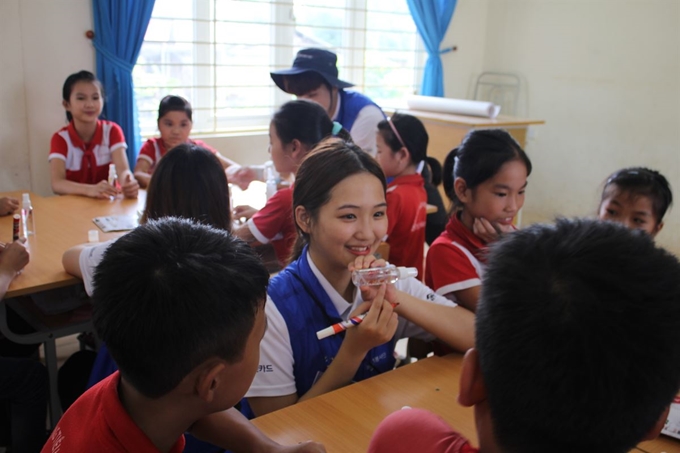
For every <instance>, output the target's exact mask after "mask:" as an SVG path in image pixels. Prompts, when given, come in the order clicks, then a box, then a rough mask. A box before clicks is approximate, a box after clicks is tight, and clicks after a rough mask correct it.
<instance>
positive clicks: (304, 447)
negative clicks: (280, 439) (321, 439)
mask: <svg viewBox="0 0 680 453" xmlns="http://www.w3.org/2000/svg"><path fill="white" fill-rule="evenodd" d="M190 432H191V434H193V435H194V436H196V437H197V438H199V439H201V440H204V441H207V442H210V443H211V444H213V445H217V446H219V447H221V448H224V449H227V450H229V451H233V452H234V453H239V452H255V453H258V452H262V453H265V452H271V453H323V452H325V451H326V449H325V448H324V447H323V445H321V444H319V443H316V442H311V441H308V442H302V443H300V444H298V445H291V446H283V445H279V444H278V443H276V442H274V441H273V440H271V439H270V438H268V437H267V436H266V435H265V434H264V433H263V432H262V431H260V430H259V429H257V427H255V425H253V424H252V423H250V421H248V419H246V418H245V417H244V416H243V415H242V414H241V413H240V412H239V411H237V410H236V409H234V408H231V409H229V410H226V411H222V412H216V413H214V414H210V415H208V416H206V417H204V418H202V419H201V420H199V421H198V422H196V423H195V424H194V425H193V426H192V427H191V429H190Z"/></svg>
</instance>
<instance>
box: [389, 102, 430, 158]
mask: <svg viewBox="0 0 680 453" xmlns="http://www.w3.org/2000/svg"><path fill="white" fill-rule="evenodd" d="M390 122H391V123H392V126H394V128H395V129H396V130H397V132H398V133H399V136H397V135H396V134H395V133H394V131H393V130H392V127H391V126H390ZM378 132H379V133H380V135H382V138H383V140H385V143H386V144H387V146H389V147H390V149H391V150H392V151H399V150H400V149H401V148H402V147H405V148H406V149H407V150H408V152H409V154H410V155H411V163H412V164H414V165H418V164H419V163H420V162H421V161H422V160H423V159H425V158H426V157H427V143H428V141H429V136H428V135H427V131H426V130H425V126H424V125H423V123H422V122H421V121H420V120H419V119H418V118H416V117H415V116H412V115H406V114H404V113H395V114H394V115H392V117H391V118H389V119H384V120H382V121H381V122H379V123H378ZM400 138H401V140H403V144H402V142H401V140H400ZM428 163H429V161H428Z"/></svg>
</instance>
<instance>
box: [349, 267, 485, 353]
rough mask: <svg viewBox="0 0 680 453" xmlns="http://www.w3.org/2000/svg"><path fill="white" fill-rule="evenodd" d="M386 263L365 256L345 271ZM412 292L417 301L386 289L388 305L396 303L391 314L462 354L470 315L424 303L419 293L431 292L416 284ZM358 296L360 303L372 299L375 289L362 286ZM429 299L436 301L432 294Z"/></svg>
mask: <svg viewBox="0 0 680 453" xmlns="http://www.w3.org/2000/svg"><path fill="white" fill-rule="evenodd" d="M386 264H387V263H386V262H385V260H382V259H380V260H379V259H376V258H375V257H374V256H372V255H369V256H365V257H359V258H357V259H356V260H355V261H354V263H352V264H350V266H349V269H350V270H354V269H368V268H371V267H382V266H385V265H386ZM411 288H413V289H412V290H410V291H412V292H414V293H416V294H417V293H419V292H421V294H418V295H419V296H420V297H422V299H421V298H418V297H415V296H413V295H411V294H409V293H406V292H404V291H399V290H397V289H396V288H395V286H394V285H388V286H387V292H386V295H385V298H386V299H387V300H389V301H390V302H392V303H396V304H397V306H396V307H395V312H396V313H397V314H398V315H399V316H402V317H403V318H404V319H406V320H407V321H409V322H411V323H412V324H415V325H417V326H418V327H420V328H421V329H422V330H424V331H426V332H429V333H430V334H432V335H434V336H435V337H437V338H439V339H440V340H442V341H444V342H445V343H447V344H448V345H449V346H451V347H453V348H454V349H457V350H458V351H461V352H465V351H467V350H468V349H470V348H472V347H473V346H474V340H475V333H474V315H473V314H472V313H471V312H470V311H468V310H466V309H465V308H462V307H452V306H450V305H442V304H439V303H433V302H428V301H426V300H424V299H425V298H426V297H428V298H429V296H428V294H427V293H425V294H422V291H421V290H426V291H427V292H430V291H431V289H430V288H428V287H427V286H425V285H423V284H421V283H419V282H418V283H417V284H416V286H412V287H411ZM360 289H361V294H362V297H363V298H364V300H366V299H369V298H371V297H373V294H376V292H377V290H376V288H375V287H370V286H365V287H361V288H360ZM432 297H434V298H435V299H436V298H440V300H441V301H442V302H446V301H444V300H443V299H441V297H442V296H436V295H434V294H432Z"/></svg>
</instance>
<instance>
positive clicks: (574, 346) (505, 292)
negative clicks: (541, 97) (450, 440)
mask: <svg viewBox="0 0 680 453" xmlns="http://www.w3.org/2000/svg"><path fill="white" fill-rule="evenodd" d="M678 275H680V263H679V262H678V260H677V258H675V257H674V256H673V255H672V254H670V253H668V252H667V251H665V250H663V249H662V248H659V247H656V246H655V245H654V242H653V240H652V238H651V237H650V236H649V235H648V234H645V233H644V232H643V231H639V230H629V229H627V228H625V227H624V226H622V225H619V224H615V223H612V222H600V221H597V220H565V219H561V220H558V221H557V223H556V225H533V226H530V227H528V228H525V229H523V230H520V231H517V232H515V233H513V234H511V235H508V236H506V237H505V238H504V239H501V240H500V241H499V242H498V243H497V244H495V245H492V246H491V254H490V256H489V261H488V266H487V268H486V270H485V274H484V277H483V282H482V289H481V296H480V302H479V305H478V307H477V312H476V347H477V349H478V351H479V360H480V365H481V371H482V376H483V379H484V383H485V387H486V390H487V402H488V405H489V408H490V413H491V418H492V421H493V426H494V433H495V436H496V440H497V442H498V444H499V445H500V446H501V447H502V449H503V451H508V452H520V451H521V452H527V451H532V452H533V451H550V452H555V453H562V452H564V453H566V452H575V451H578V452H627V451H629V450H630V449H631V448H633V447H634V446H635V445H636V444H637V443H638V442H640V441H641V440H642V439H643V437H644V436H645V435H646V434H647V433H648V432H649V431H650V430H651V429H652V427H653V426H654V425H655V423H656V422H657V420H658V419H659V418H660V416H661V414H662V413H663V411H664V410H665V409H666V408H667V406H668V405H669V404H670V402H671V400H672V399H673V396H674V395H675V393H676V392H677V391H678V386H679V385H680V279H678Z"/></svg>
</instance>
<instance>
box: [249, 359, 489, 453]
mask: <svg viewBox="0 0 680 453" xmlns="http://www.w3.org/2000/svg"><path fill="white" fill-rule="evenodd" d="M462 359H463V356H462V355H449V356H446V357H431V358H428V359H425V360H420V361H418V362H416V363H414V364H411V365H406V366H404V367H402V368H398V369H396V370H394V371H390V372H389V373H385V374H382V375H380V376H376V377H374V378H371V379H367V380H365V381H362V382H359V383H356V384H353V385H350V386H348V387H345V388H342V389H339V390H336V391H334V392H330V393H327V394H325V395H321V396H319V397H317V398H314V399H312V400H309V401H304V402H302V403H299V404H296V405H294V406H290V407H287V408H285V409H282V410H279V411H276V412H272V413H270V414H267V415H264V416H262V417H258V418H256V419H255V420H253V423H254V424H255V425H256V426H257V427H258V428H260V429H261V430H262V431H264V432H265V433H266V434H267V435H268V436H270V437H271V438H272V439H274V440H275V441H277V442H280V443H282V444H296V443H298V442H301V441H305V440H310V439H311V440H315V441H317V442H321V443H323V444H324V445H325V446H326V450H327V451H328V453H336V452H337V453H341V452H342V453H344V452H363V451H366V449H367V448H368V442H369V440H370V438H371V434H372V433H373V431H374V430H375V427H376V426H377V425H378V423H380V421H381V420H382V419H383V418H385V417H386V416H387V415H389V414H390V413H392V412H394V411H395V410H398V409H401V408H402V407H403V406H411V407H421V408H425V409H429V410H431V411H433V412H436V413H437V414H439V415H441V416H442V417H443V418H444V419H445V420H446V421H448V422H449V423H450V424H451V425H452V426H454V427H455V428H456V429H457V430H458V431H459V432H461V433H462V434H464V435H465V436H467V437H468V438H469V439H471V441H472V443H473V444H475V445H476V442H477V440H476V439H477V435H476V433H475V426H474V419H473V412H472V409H471V408H464V407H461V406H460V405H459V404H458V403H457V402H456V398H457V396H458V375H459V374H460V367H461V364H462Z"/></svg>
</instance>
